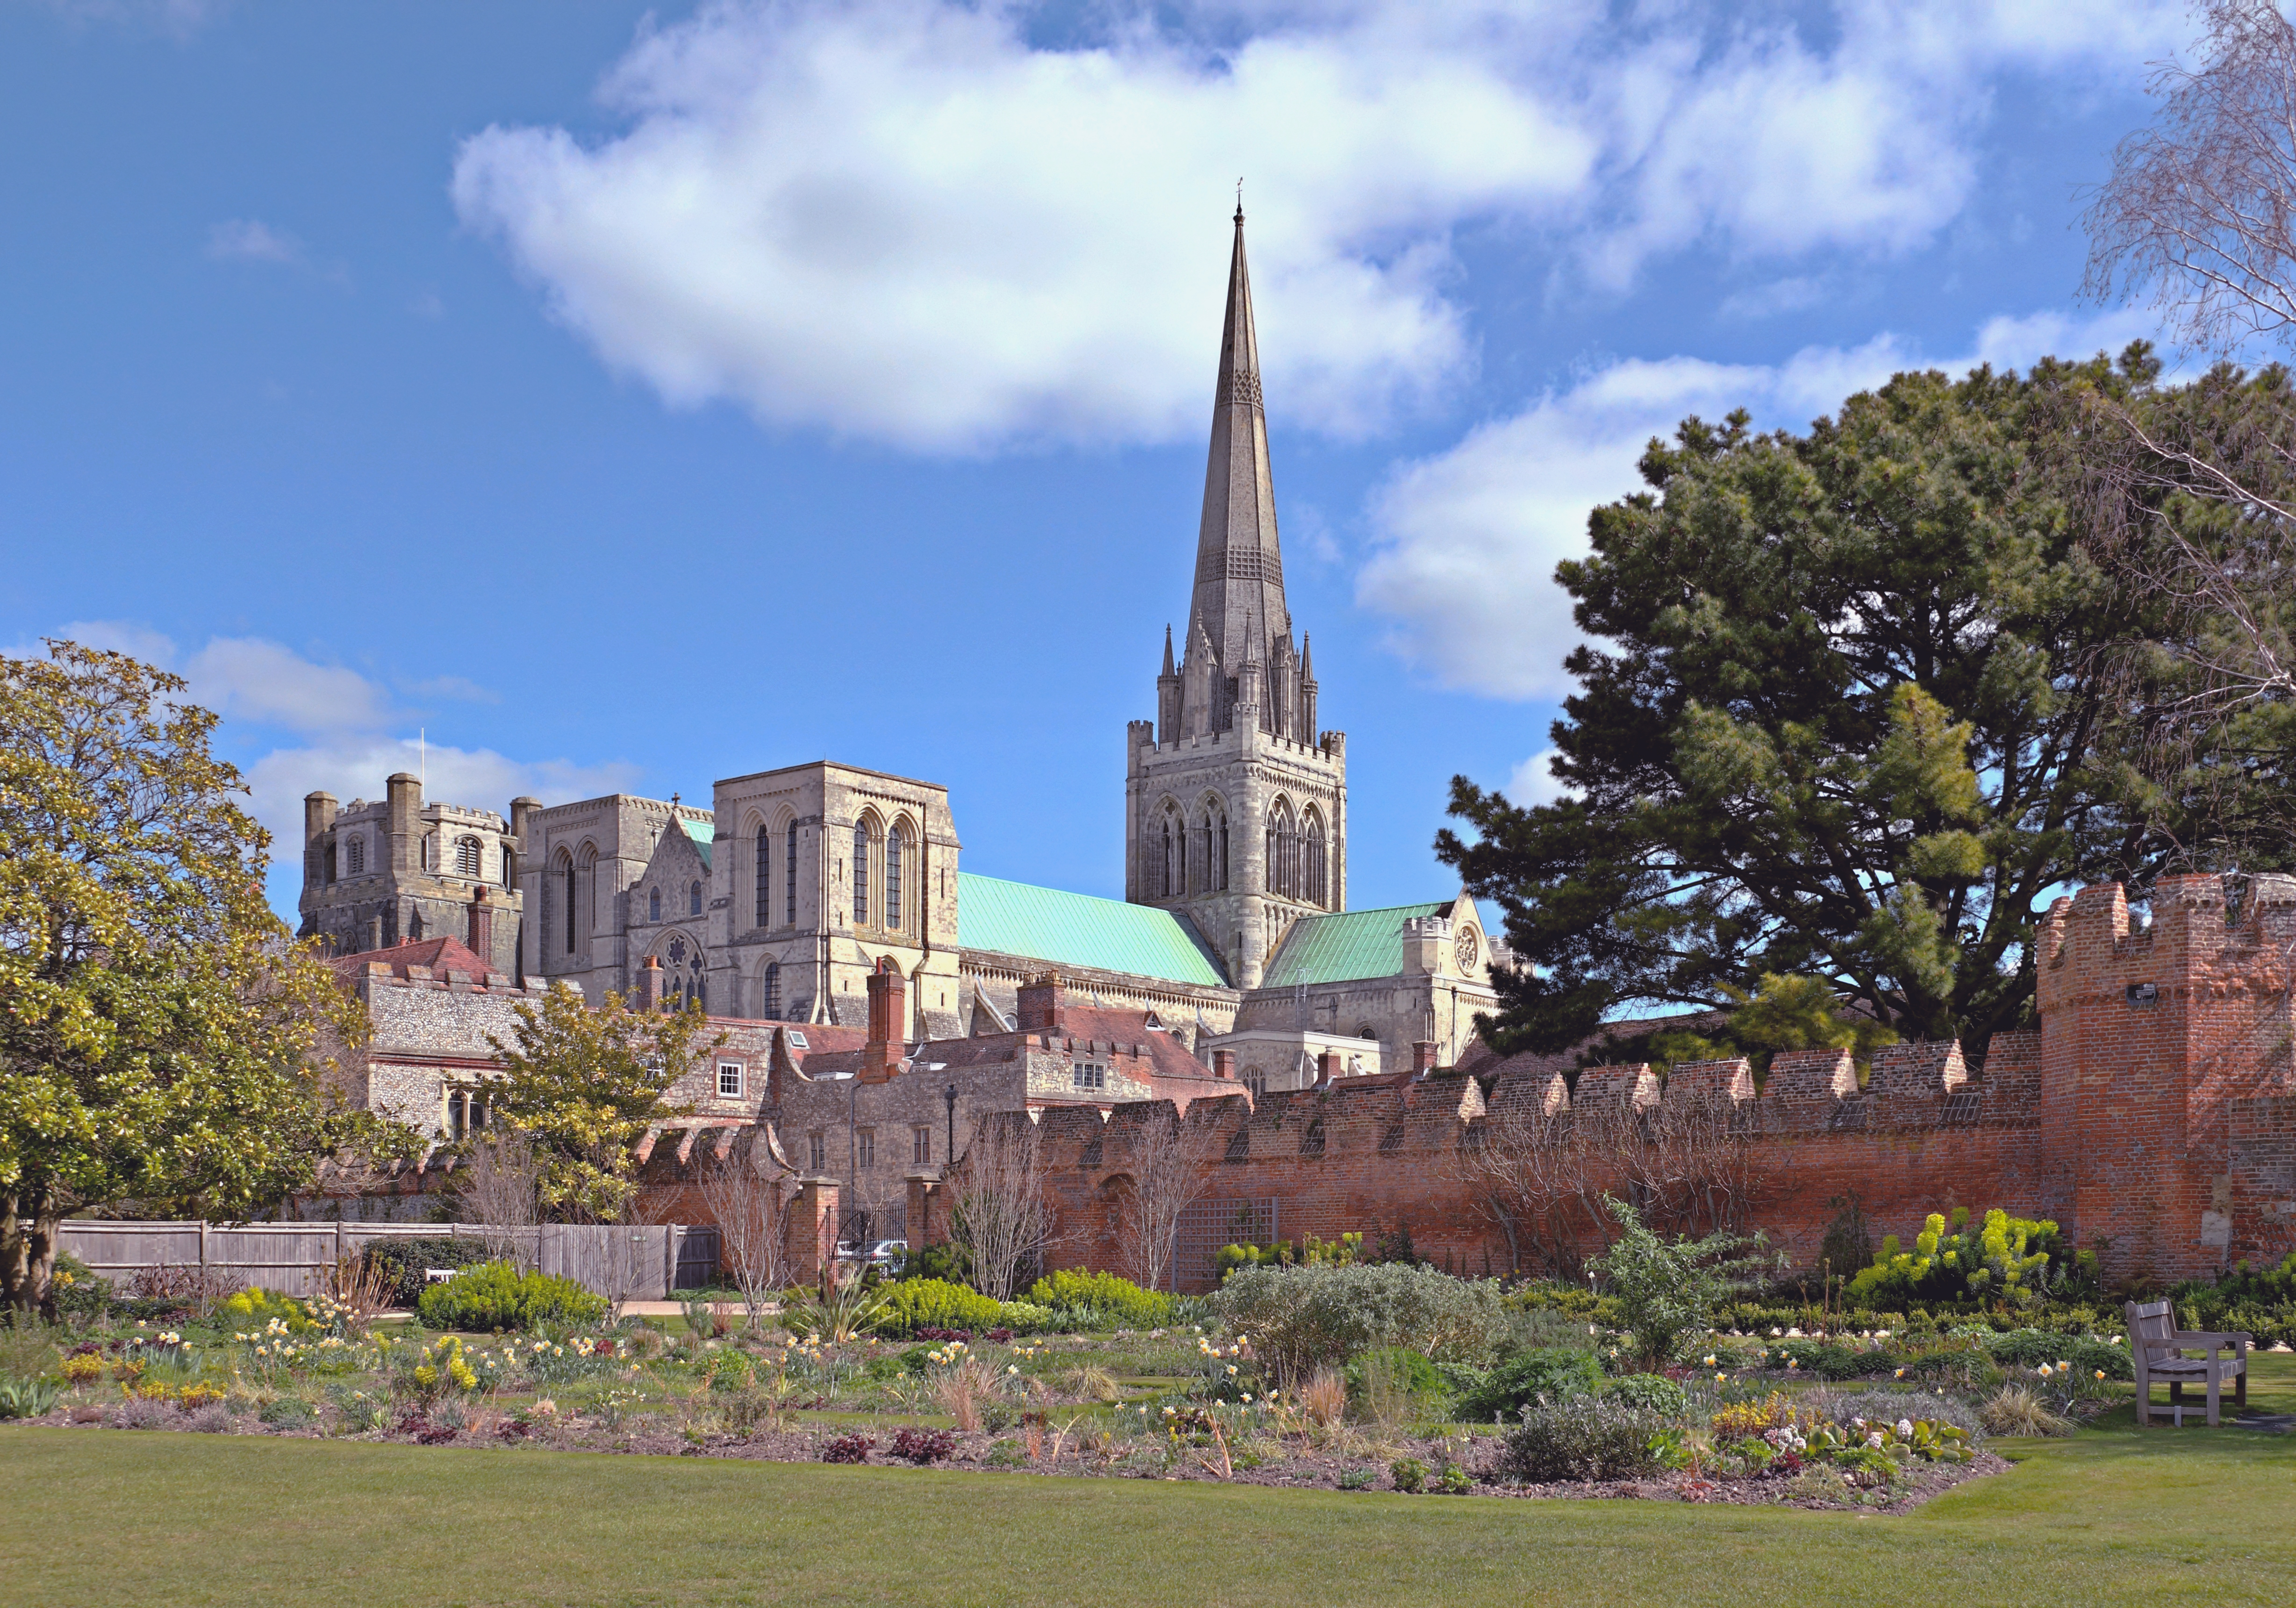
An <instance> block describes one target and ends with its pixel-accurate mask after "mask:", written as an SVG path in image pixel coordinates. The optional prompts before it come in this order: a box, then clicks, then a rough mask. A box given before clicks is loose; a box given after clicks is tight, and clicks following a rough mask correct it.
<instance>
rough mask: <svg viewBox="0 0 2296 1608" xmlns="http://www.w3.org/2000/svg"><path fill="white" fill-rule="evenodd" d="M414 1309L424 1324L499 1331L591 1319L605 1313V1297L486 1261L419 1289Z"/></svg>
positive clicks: (568, 1282)
mask: <svg viewBox="0 0 2296 1608" xmlns="http://www.w3.org/2000/svg"><path fill="white" fill-rule="evenodd" d="M416 1310H417V1311H418V1312H419V1313H420V1314H421V1316H422V1321H423V1323H424V1324H425V1325H426V1326H429V1327H430V1328H434V1329H471V1330H476V1331H479V1332H480V1333H485V1332H488V1331H494V1332H496V1333H503V1332H507V1331H509V1330H512V1329H530V1328H533V1327H534V1326H537V1324H544V1323H594V1322H596V1321H597V1320H598V1319H599V1318H603V1317H604V1316H605V1315H606V1301H605V1297H603V1296H602V1295H598V1294H594V1293H593V1292H591V1291H590V1290H588V1289H586V1288H585V1287H584V1286H581V1285H579V1284H577V1283H576V1282H575V1281H574V1280H573V1279H570V1278H561V1277H558V1276H557V1275H556V1274H554V1273H521V1272H520V1271H519V1270H518V1269H516V1268H514V1267H512V1265H511V1264H510V1263H509V1262H506V1261H489V1262H482V1263H480V1265H479V1266H477V1267H474V1268H469V1269H464V1270H463V1271H462V1272H460V1273H457V1274H455V1277H452V1278H450V1279H448V1280H447V1282H446V1283H444V1284H434V1285H432V1286H430V1288H428V1289H426V1290H424V1291H423V1292H422V1301H421V1302H418V1303H417V1306H416Z"/></svg>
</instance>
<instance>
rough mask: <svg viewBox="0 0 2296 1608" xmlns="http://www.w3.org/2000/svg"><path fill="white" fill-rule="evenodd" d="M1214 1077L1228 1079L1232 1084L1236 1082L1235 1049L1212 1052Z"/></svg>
mask: <svg viewBox="0 0 2296 1608" xmlns="http://www.w3.org/2000/svg"><path fill="white" fill-rule="evenodd" d="M1212 1076H1214V1077H1216V1078H1226V1079H1227V1080H1228V1081H1229V1082H1234V1081H1235V1051H1234V1050H1233V1049H1215V1050H1213V1051H1212Z"/></svg>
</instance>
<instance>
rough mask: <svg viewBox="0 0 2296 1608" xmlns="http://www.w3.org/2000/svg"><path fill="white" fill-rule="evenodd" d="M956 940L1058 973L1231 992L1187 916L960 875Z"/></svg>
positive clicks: (971, 946) (1139, 905) (957, 890)
mask: <svg viewBox="0 0 2296 1608" xmlns="http://www.w3.org/2000/svg"><path fill="white" fill-rule="evenodd" d="M956 941H957V942H958V943H961V944H963V945H964V947H965V948H966V949H972V950H986V951H991V952H993V953H996V954H1000V955H1020V956H1022V957H1024V958H1026V959H1031V960H1046V961H1050V962H1052V963H1053V964H1054V965H1055V966H1077V967H1094V968H1096V969H1098V970H1101V971H1111V972H1127V973H1129V974H1131V975H1134V976H1136V977H1160V978H1163V979H1165V980H1167V981H1169V982H1176V983H1197V984H1209V985H1210V986H1211V987H1214V988H1221V987H1225V986H1226V984H1227V979H1226V977H1224V976H1222V975H1220V968H1219V962H1218V959H1215V958H1214V956H1213V954H1212V952H1211V951H1210V948H1209V947H1208V946H1207V945H1206V944H1205V943H1204V941H1203V939H1202V937H1201V935H1199V934H1198V933H1197V931H1196V929H1195V926H1194V925H1193V923H1191V922H1190V921H1189V920H1188V919H1187V918H1185V917H1184V916H1178V915H1175V914H1174V913H1173V912H1172V911H1170V910H1157V909H1154V908H1153V907H1152V906H1149V905H1145V904H1127V903H1125V902H1123V901H1122V900H1120V899H1095V898H1093V897H1092V896H1091V895H1090V894H1070V893H1063V892H1062V891H1061V890H1060V889H1058V888H1041V887H1035V886H1030V885H1029V884H1028V883H1025V882H1006V881H1005V880H1004V879H1003V878H1002V877H979V876H975V875H974V874H973V873H972V872H971V871H959V872H958V873H957V874H956Z"/></svg>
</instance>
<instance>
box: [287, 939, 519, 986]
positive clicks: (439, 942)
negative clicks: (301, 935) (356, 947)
mask: <svg viewBox="0 0 2296 1608" xmlns="http://www.w3.org/2000/svg"><path fill="white" fill-rule="evenodd" d="M327 964H328V965H330V966H332V967H334V968H335V969H336V970H337V971H339V972H341V973H344V974H345V975H349V976H361V975H365V972H366V968H367V967H370V966H374V965H381V966H388V967H390V975H392V976H394V977H404V976H406V968H407V967H410V966H424V967H430V975H432V976H434V977H444V976H445V975H447V973H448V972H450V971H451V972H461V973H463V975H466V976H468V977H469V978H470V979H471V981H472V982H474V983H482V982H484V981H485V980H486V975H487V974H488V972H490V971H492V970H493V969H494V967H490V966H488V964H487V963H486V962H485V961H483V960H481V959H479V957H478V956H477V955H476V954H474V953H473V952H471V950H470V949H469V948H468V947H467V946H466V945H464V944H463V943H462V942H461V941H460V940H458V939H454V938H419V939H416V940H415V941H414V942H413V943H394V944H392V945H391V946H390V947H389V949H371V950H364V951H360V952H359V953H357V954H356V955H336V956H332V957H331V958H330V959H328V961H327Z"/></svg>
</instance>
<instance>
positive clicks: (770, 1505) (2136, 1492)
mask: <svg viewBox="0 0 2296 1608" xmlns="http://www.w3.org/2000/svg"><path fill="white" fill-rule="evenodd" d="M2292 1365H2296V1359H2289V1358H2273V1359H2267V1366H2266V1370H2260V1371H2262V1372H2265V1374H2266V1376H2265V1377H2264V1378H2260V1379H2259V1386H2261V1387H2263V1388H2260V1389H2259V1392H2257V1394H2258V1396H2259V1401H2260V1403H2262V1404H2268V1405H2275V1406H2279V1407H2283V1408H2286V1407H2291V1406H2296V1366H2292ZM2015 1456H2016V1457H2017V1458H2018V1460H2019V1465H2018V1467H2017V1468H2016V1469H2015V1470H2014V1471H2013V1472H2012V1473H2008V1474H2005V1475H2002V1476H2000V1477H1997V1478H1995V1479H1991V1480H1984V1481H1976V1482H1973V1483H1972V1484H1971V1485H1967V1486H1964V1487H1963V1488H1961V1489H1960V1490H1956V1491H1954V1492H1952V1493H1951V1494H1949V1495H1948V1496H1946V1497H1943V1498H1939V1500H1937V1501H1935V1502H1933V1503H1931V1504H1930V1505H1929V1506H1926V1507H1925V1508H1923V1509H1922V1510H1921V1511H1920V1512H1918V1513H1917V1514H1914V1515H1912V1516H1910V1517H1906V1518H1895V1519H1893V1518H1883V1517H1875V1516H1873V1515H1857V1514H1807V1513H1799V1512H1788V1511H1781V1510H1778V1509H1773V1508H1727V1507H1721V1508H1715V1507H1699V1506H1685V1505H1678V1504H1664V1505H1661V1504H1658V1503H1644V1502H1521V1501H1509V1500H1505V1499H1493V1498H1436V1497H1416V1498H1414V1497H1398V1496H1393V1495H1382V1494H1373V1493H1364V1494H1340V1493H1332V1492H1314V1491H1279V1490H1256V1489H1250V1488H1227V1487H1220V1486H1213V1485H1208V1484H1174V1483H1166V1482H1144V1481H1128V1480H1046V1479H1037V1478H1032V1477H1029V1476H1025V1475H988V1474H974V1473H966V1474H949V1473H922V1472H911V1471H908V1470H904V1469H878V1468H832V1467H826V1466H811V1465H803V1466H800V1465H775V1464H751V1463H734V1462H728V1461H717V1460H712V1459H704V1458H696V1457H685V1458H680V1457H662V1458H644V1457H603V1456H585V1455H581V1454H570V1453H560V1452H543V1451H535V1450H531V1449H503V1450H487V1449H471V1450H464V1449H453V1448H441V1449H426V1448H418V1447H405V1446H391V1445H374V1444H369V1443H363V1442H356V1441H289V1440H277V1439H270V1438H263V1437H255V1436H227V1435H223V1436H218V1435H199V1434H186V1433H123V1432H115V1431H98V1430H52V1429H27V1428H0V1514H4V1518H0V1604H6V1605H7V1608H17V1605H19V1604H22V1605H24V1608H31V1605H32V1604H137V1605H138V1608H146V1605H149V1604H171V1605H173V1604H185V1605H190V1604H209V1603H214V1604H235V1605H238V1604H264V1603H292V1604H298V1605H299V1608H309V1605H311V1604H318V1605H319V1608H337V1605H338V1604H349V1603H355V1604H357V1608H389V1605H393V1604H609V1603H611V1604H679V1605H681V1608H693V1605H695V1604H715V1603H783V1602H792V1603H795V1602H801V1603H805V1604H1122V1605H1124V1608H1133V1605H1135V1604H1192V1605H1193V1604H1239V1605H1241V1604H1308V1605H1312V1608H1341V1605H1343V1604H1385V1603H1395V1604H1406V1603H1408V1604H1442V1605H1443V1608H1455V1605H1457V1608H1465V1605H1468V1604H1484V1603H1491V1604H1500V1603H1505V1604H1521V1603H1549V1602H1553V1603H1569V1604H1647V1603H1683V1604H1741V1603H1744V1604H1765V1605H1775V1604H1781V1603H1800V1602H1811V1601H1816V1602H1838V1601H1843V1600H1852V1601H1856V1600H1864V1601H1871V1602H1877V1603H1891V1604H1896V1603H1908V1604H1954V1605H1956V1608H1959V1605H1960V1604H2049V1603H2069V1604H2084V1605H2088V1604H2112V1603H2122V1602H2128V1603H2138V1602H2142V1603H2144V1604H2152V1605H2154V1608H2157V1605H2158V1604H2164V1603H2210V1604H2243V1603H2259V1604H2262V1603H2270V1604H2284V1603H2286V1602H2289V1601H2290V1600H2292V1598H2296V1438H2281V1437H2275V1436H2264V1435H2259V1434H2256V1433H2251V1432H2246V1431H2236V1430H2221V1431H2217V1432H2214V1433H2211V1432H2209V1431H2206V1430H2204V1429H2198V1428H2194V1429H2187V1430H2184V1431H2180V1432H2173V1433H2172V1432H2168V1431H2155V1432H2152V1433H2141V1434H2140V1433H2138V1432H2137V1431H2136V1429H2135V1427H2134V1425H2133V1423H2132V1422H2131V1420H2130V1416H2129V1414H2128V1412H2127V1411H2126V1410H2125V1409H2124V1410H2123V1411H2121V1412H2120V1413H2118V1414H2115V1415H2113V1417H2112V1419H2111V1420H2108V1422H2107V1424H2105V1425H2104V1426H2103V1427H2101V1428H2098V1429H2095V1430H2091V1431H2088V1432H2086V1433H2083V1434H2081V1435H2080V1436H2079V1437H2077V1438H2076V1439H2074V1440H2071V1441H2056V1442H2048V1443H2029V1444H2028V1446H2027V1447H2024V1448H2020V1449H2018V1450H2017V1451H2016V1452H2015Z"/></svg>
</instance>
